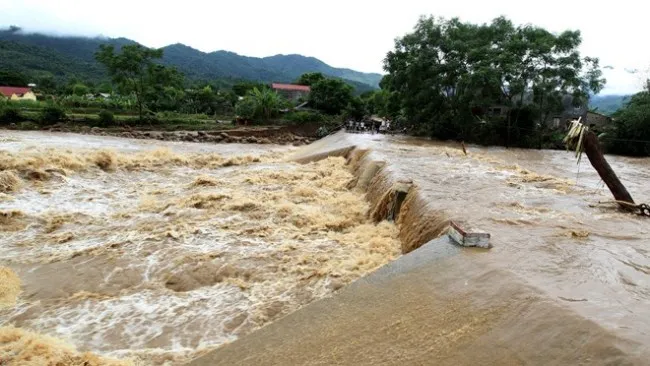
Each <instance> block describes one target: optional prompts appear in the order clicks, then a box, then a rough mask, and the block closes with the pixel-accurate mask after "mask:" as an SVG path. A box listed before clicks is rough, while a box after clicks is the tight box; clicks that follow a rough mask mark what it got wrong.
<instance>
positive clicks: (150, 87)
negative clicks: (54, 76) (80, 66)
mask: <svg viewBox="0 0 650 366" xmlns="http://www.w3.org/2000/svg"><path fill="white" fill-rule="evenodd" d="M162 56H163V50H162V49H151V48H146V47H143V46H141V45H138V44H135V45H125V46H122V48H121V50H120V52H116V51H115V47H114V46H113V45H101V46H100V47H99V51H97V53H96V54H95V58H96V59H97V61H99V62H100V63H101V64H103V65H104V66H105V67H106V69H107V71H108V74H109V75H110V76H111V78H112V80H113V83H114V84H116V85H117V88H118V90H119V91H120V92H121V93H123V94H131V93H132V94H133V95H134V96H135V99H136V104H137V107H138V114H139V116H140V120H142V119H143V116H144V112H145V110H146V108H147V107H148V105H150V104H153V103H154V102H155V98H157V96H159V95H160V93H161V92H162V91H164V89H165V88H168V87H170V86H180V84H182V76H181V75H180V74H179V73H178V72H176V71H175V70H173V69H169V68H166V67H164V66H162V65H159V64H156V63H155V60H157V59H160V58H162Z"/></svg>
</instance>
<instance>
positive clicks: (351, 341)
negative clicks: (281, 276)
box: [191, 133, 650, 366]
mask: <svg viewBox="0 0 650 366" xmlns="http://www.w3.org/2000/svg"><path fill="white" fill-rule="evenodd" d="M332 155H337V156H345V157H346V158H347V159H348V163H349V166H350V169H352V170H353V172H354V174H355V176H356V180H355V181H353V182H351V183H350V188H351V189H356V190H359V191H362V192H365V193H366V197H367V199H368V201H369V203H370V206H371V211H370V215H372V217H373V218H374V219H375V220H377V221H380V220H385V219H388V220H395V222H396V224H397V225H398V227H399V230H400V239H401V241H402V252H403V253H404V255H403V256H401V257H400V258H398V259H397V260H395V261H393V262H392V263H389V264H387V265H385V266H384V267H382V268H380V269H379V270H377V271H376V272H374V273H372V274H370V275H368V276H366V277H364V278H362V279H359V280H357V281H356V282H354V283H352V284H351V285H349V286H347V287H345V288H343V289H342V290H340V291H339V292H337V293H336V294H334V295H333V296H331V297H329V298H325V299H322V300H319V301H316V302H314V303H312V304H310V305H308V306H305V307H304V308H302V309H300V310H298V311H296V312H294V313H292V314H290V315H288V316H286V317H284V318H282V319H280V320H278V321H276V322H274V323H272V324H270V325H268V326H266V327H264V328H262V329H260V330H258V331H256V332H253V333H252V334H250V335H248V336H245V337H243V338H241V339H238V340H237V341H235V342H233V343H230V344H226V345H223V346H221V347H220V348H218V349H216V350H214V351H212V352H210V353H207V354H205V355H204V356H202V357H200V358H198V359H196V360H194V361H193V362H192V363H191V364H192V365H256V366H259V365H376V364H385V365H398V364H399V365H412V364H413V365H524V364H528V365H578V364H589V365H632V364H639V365H641V364H647V360H648V359H650V358H648V355H647V354H646V351H644V349H645V348H644V347H640V346H639V344H637V343H635V342H634V341H632V340H629V339H624V338H621V337H619V336H617V335H616V334H614V333H612V332H611V331H609V330H607V329H605V328H603V327H601V326H600V325H599V324H597V323H595V322H593V321H591V320H589V319H586V318H584V317H582V316H579V315H578V314H577V313H575V312H574V311H572V310H571V309H569V308H567V307H566V306H563V304H561V303H559V302H557V301H556V300H555V299H554V298H550V297H549V296H548V295H546V294H545V293H543V292H542V291H540V290H538V289H537V288H535V287H532V286H530V285H528V284H527V283H526V282H525V281H523V280H522V279H521V278H519V277H517V276H515V275H514V274H512V273H510V272H509V271H507V270H504V269H503V268H495V267H493V266H491V265H490V264H489V263H488V262H484V261H481V260H479V259H480V256H481V255H482V254H485V255H487V254H488V253H489V252H488V251H487V250H483V249H472V248H462V247H460V246H457V245H455V244H453V243H452V242H451V241H450V239H449V238H447V236H445V235H443V234H444V233H445V232H446V231H447V229H448V226H449V218H448V217H447V216H446V215H445V212H443V211H441V210H436V208H435V203H434V202H427V201H426V200H424V199H423V196H422V195H421V194H420V193H419V192H418V188H417V185H418V182H414V181H412V180H410V178H409V177H405V176H400V174H397V173H395V171H394V170H393V169H392V168H391V165H390V162H389V161H384V160H382V159H381V157H378V156H376V155H374V154H373V152H372V149H371V147H360V146H355V145H354V144H353V143H351V142H350V141H348V139H347V138H346V137H345V135H344V134H342V133H338V134H336V135H333V136H330V137H328V138H325V139H323V140H320V141H318V142H317V143H315V144H312V145H310V146H308V147H306V148H303V149H301V150H299V151H298V152H297V153H296V154H295V155H294V160H296V161H300V162H305V163H306V162H309V161H313V160H317V159H321V158H325V157H327V156H332ZM454 219H457V218H454Z"/></svg>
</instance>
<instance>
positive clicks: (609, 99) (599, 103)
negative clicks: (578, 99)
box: [589, 95, 631, 115]
mask: <svg viewBox="0 0 650 366" xmlns="http://www.w3.org/2000/svg"><path fill="white" fill-rule="evenodd" d="M630 98H631V95H595V96H593V97H591V99H590V100H589V108H591V109H596V110H597V111H598V112H599V113H602V114H606V115H612V114H613V113H614V112H616V111H618V110H619V109H621V108H623V106H624V105H625V104H626V103H627V102H629V101H630Z"/></svg>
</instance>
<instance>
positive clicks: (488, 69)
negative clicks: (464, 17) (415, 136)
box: [382, 17, 605, 139]
mask: <svg viewBox="0 0 650 366" xmlns="http://www.w3.org/2000/svg"><path fill="white" fill-rule="evenodd" d="M580 42H581V38H580V33H579V32H577V31H566V32H563V33H561V34H553V33H551V32H549V31H547V30H545V29H542V28H539V27H535V26H530V25H525V26H514V25H513V24H512V22H510V21H509V20H508V19H506V18H503V17H500V18H496V19H494V20H493V21H492V22H491V23H489V24H481V25H477V24H471V23H463V22H461V21H460V20H458V19H455V18H454V19H450V20H446V19H436V18H433V17H423V18H421V19H420V20H419V21H418V23H417V25H416V27H415V29H414V31H413V32H412V33H410V34H407V35H406V36H404V37H402V38H399V39H397V40H396V42H395V48H394V50H392V51H391V52H389V53H388V54H387V56H386V58H385V60H384V68H385V70H386V71H387V72H388V75H387V76H386V77H385V78H384V80H382V87H384V88H385V89H387V90H388V91H389V92H390V94H389V95H388V99H389V101H388V102H387V104H388V105H391V107H390V108H389V109H394V107H395V105H394V103H395V101H396V100H397V102H398V105H399V110H400V111H399V114H401V115H403V117H404V118H405V119H406V121H407V123H408V124H409V125H411V126H413V127H414V128H417V129H418V130H420V131H426V132H427V133H429V134H431V135H432V136H434V137H439V138H465V139H467V138H471V137H472V136H473V135H474V134H476V130H477V128H479V126H480V125H482V124H477V123H476V122H477V121H478V120H481V121H483V122H486V119H489V118H486V114H487V113H486V112H487V111H489V110H490V107H491V106H505V107H508V108H512V111H513V113H508V114H507V116H505V118H504V117H503V116H501V118H500V119H497V121H496V123H498V124H501V125H502V126H506V125H507V127H506V128H503V130H506V131H507V132H508V133H509V131H510V130H511V124H512V125H517V123H518V120H519V119H520V117H522V116H526V117H527V118H528V119H529V120H530V119H535V120H536V123H535V124H533V125H532V126H533V127H534V126H540V125H542V124H543V122H544V121H545V120H546V119H547V118H548V116H549V115H550V114H551V113H554V112H556V111H558V110H560V109H561V108H562V106H563V104H562V101H563V98H564V97H565V96H566V95H569V96H571V97H572V98H573V99H574V103H575V104H581V103H584V102H585V101H586V100H587V98H588V96H589V94H590V93H597V92H598V91H600V89H602V86H603V84H604V82H605V81H604V79H602V74H601V72H600V70H599V68H598V60H597V59H594V58H588V57H585V58H583V57H581V55H580V53H579V52H578V50H577V48H578V46H579V45H580ZM395 98H396V100H395ZM521 111H524V113H520V112H521ZM393 113H394V111H393ZM490 122H491V121H490Z"/></svg>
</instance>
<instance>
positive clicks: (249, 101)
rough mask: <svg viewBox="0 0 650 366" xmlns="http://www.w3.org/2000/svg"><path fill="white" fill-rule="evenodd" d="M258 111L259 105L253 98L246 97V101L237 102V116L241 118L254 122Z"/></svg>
mask: <svg viewBox="0 0 650 366" xmlns="http://www.w3.org/2000/svg"><path fill="white" fill-rule="evenodd" d="M256 109H257V103H256V102H255V101H254V100H253V98H248V97H244V99H242V100H240V101H239V102H237V105H236V106H235V113H237V116H239V117H241V118H244V119H247V120H252V119H253V118H255V110H256Z"/></svg>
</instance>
